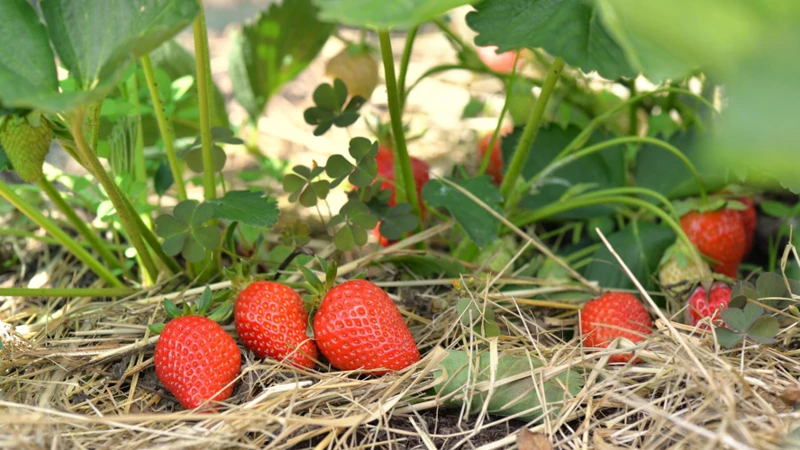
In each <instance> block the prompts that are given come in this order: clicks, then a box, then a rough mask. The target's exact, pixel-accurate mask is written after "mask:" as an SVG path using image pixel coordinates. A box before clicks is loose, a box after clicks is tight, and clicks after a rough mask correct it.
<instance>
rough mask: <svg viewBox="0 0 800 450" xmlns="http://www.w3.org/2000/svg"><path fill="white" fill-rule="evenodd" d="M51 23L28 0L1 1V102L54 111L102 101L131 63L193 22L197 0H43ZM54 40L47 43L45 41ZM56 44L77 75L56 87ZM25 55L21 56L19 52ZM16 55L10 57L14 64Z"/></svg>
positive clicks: (62, 56) (72, 75) (71, 76)
mask: <svg viewBox="0 0 800 450" xmlns="http://www.w3.org/2000/svg"><path fill="white" fill-rule="evenodd" d="M41 9H42V15H43V16H44V19H45V22H46V23H47V27H46V28H45V27H43V26H42V25H41V23H40V22H39V18H38V17H37V16H36V14H35V12H34V10H33V8H32V7H31V6H30V4H29V3H28V2H26V1H23V0H13V1H10V2H2V4H1V5H0V16H2V17H4V19H5V20H4V25H3V28H0V35H2V36H3V39H4V41H3V45H2V46H0V47H2V50H0V86H2V87H0V102H2V103H3V104H5V105H6V106H15V107H26V108H37V109H41V110H43V111H47V112H51V113H57V112H61V111H64V110H67V109H70V108H72V107H75V106H78V105H81V104H85V103H88V102H90V101H96V100H100V99H102V98H103V97H104V96H105V95H107V94H108V93H109V92H110V91H111V90H112V89H113V88H114V87H115V85H116V83H117V82H118V81H120V80H121V79H122V78H123V77H124V76H125V74H126V73H127V69H128V67H129V66H130V64H131V63H133V62H134V61H135V60H136V59H137V58H139V57H141V56H142V55H145V54H147V53H148V52H150V51H152V50H154V49H155V48H157V47H158V46H159V45H161V44H162V43H163V42H165V41H167V40H169V39H171V38H172V37H173V36H175V35H176V34H177V33H178V32H179V31H180V30H182V29H183V28H185V27H186V26H187V25H188V24H190V23H191V22H192V20H193V19H194V17H195V15H196V14H197V12H198V3H197V2H196V1H195V0H164V1H157V0H107V1H102V2H74V1H70V0H49V1H47V2H43V3H42V4H41ZM48 41H49V42H48ZM50 42H52V46H53V48H55V50H56V52H57V55H58V57H59V60H60V62H61V64H62V65H63V66H64V67H65V68H67V70H69V71H70V78H72V79H73V80H75V81H76V86H75V88H73V89H66V90H65V92H63V93H59V92H58V91H57V90H56V86H58V81H57V77H56V72H55V62H54V61H52V58H53V55H52V51H51V50H50ZM20 54H26V55H29V56H26V58H24V59H20V58H18V56H19V55H20ZM12 60H13V62H11V61H12Z"/></svg>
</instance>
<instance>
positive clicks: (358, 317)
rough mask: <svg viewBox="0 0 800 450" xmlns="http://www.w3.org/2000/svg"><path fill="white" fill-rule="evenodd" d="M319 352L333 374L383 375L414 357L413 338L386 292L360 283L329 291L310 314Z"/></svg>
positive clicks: (349, 282) (417, 358)
mask: <svg viewBox="0 0 800 450" xmlns="http://www.w3.org/2000/svg"><path fill="white" fill-rule="evenodd" d="M314 335H315V338H316V340H317V345H319V350H320V352H321V353H322V354H323V355H324V356H325V358H327V359H328V361H330V363H331V365H332V366H333V367H335V368H337V369H339V370H358V369H363V370H367V371H371V373H372V374H374V375H383V374H386V373H389V372H392V371H395V370H401V369H404V368H406V367H408V366H409V365H411V364H414V363H416V362H417V361H419V359H420V354H419V350H418V349H417V345H416V343H415V342H414V336H413V335H412V334H411V331H410V330H409V329H408V327H407V326H406V323H405V321H404V320H403V316H402V315H401V314H400V310H399V309H398V308H397V305H395V303H394V301H393V300H392V299H391V298H389V296H388V295H387V294H386V292H384V291H383V289H381V288H380V287H378V286H376V285H375V284H374V283H371V282H369V281H366V280H350V281H346V282H344V283H342V284H340V285H338V286H336V287H334V288H333V289H331V290H330V291H328V293H327V294H326V295H325V298H324V299H323V300H322V303H321V304H320V307H319V309H318V310H317V313H316V315H315V316H314Z"/></svg>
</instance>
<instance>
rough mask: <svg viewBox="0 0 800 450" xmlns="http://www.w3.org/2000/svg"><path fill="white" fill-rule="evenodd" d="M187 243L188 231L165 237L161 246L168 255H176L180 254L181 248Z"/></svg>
mask: <svg viewBox="0 0 800 450" xmlns="http://www.w3.org/2000/svg"><path fill="white" fill-rule="evenodd" d="M185 243H186V232H181V233H179V234H175V235H172V236H169V237H166V238H164V242H162V243H161V248H162V249H163V250H164V253H166V254H167V255H168V256H175V255H177V254H179V253H180V252H181V250H183V246H184V244H185Z"/></svg>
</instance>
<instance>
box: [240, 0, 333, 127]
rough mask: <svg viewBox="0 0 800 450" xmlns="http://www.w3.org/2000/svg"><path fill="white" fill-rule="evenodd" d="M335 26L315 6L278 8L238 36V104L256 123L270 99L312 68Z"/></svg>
mask: <svg viewBox="0 0 800 450" xmlns="http://www.w3.org/2000/svg"><path fill="white" fill-rule="evenodd" d="M334 28H335V25H334V24H332V23H325V22H320V21H319V20H318V19H317V8H315V7H314V5H312V2H311V0H292V1H287V2H280V3H273V4H272V5H271V6H270V7H269V9H267V10H266V11H264V12H262V13H260V14H259V15H258V16H257V17H256V18H255V19H253V20H251V21H248V22H247V23H245V25H244V27H243V28H242V30H241V31H237V32H235V33H234V35H233V48H232V49H231V52H230V54H229V69H228V73H229V75H230V77H231V83H232V84H233V94H234V97H235V98H236V100H237V101H238V102H239V103H240V104H241V105H242V106H243V107H244V108H245V110H246V111H247V114H248V115H249V116H250V121H251V122H253V123H255V122H256V121H257V120H258V117H259V116H261V113H262V111H263V110H264V107H265V106H266V104H267V102H269V99H270V98H271V97H272V96H273V95H275V93H277V92H278V90H279V89H280V88H281V87H282V86H283V85H284V84H286V83H287V82H289V81H291V80H293V79H294V78H295V77H296V76H297V74H299V73H300V72H301V71H302V70H303V69H305V68H306V67H308V64H309V63H310V62H311V61H312V60H313V59H314V57H315V56H316V55H317V53H319V51H320V50H321V49H322V47H323V46H324V45H325V42H327V40H328V37H329V36H330V34H331V33H332V32H333V30H334Z"/></svg>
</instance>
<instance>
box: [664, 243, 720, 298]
mask: <svg viewBox="0 0 800 450" xmlns="http://www.w3.org/2000/svg"><path fill="white" fill-rule="evenodd" d="M702 263H703V265H702V266H699V265H698V264H697V263H696V262H695V261H694V259H692V257H691V255H689V253H688V252H687V251H686V250H685V247H684V245H683V244H681V243H680V242H676V243H675V244H673V245H672V246H671V247H670V248H668V249H667V251H666V252H664V256H663V258H662V259H661V264H660V266H659V270H658V281H659V283H660V284H661V286H662V287H664V288H670V287H675V286H678V285H686V286H684V287H686V288H688V287H689V285H691V284H694V283H695V282H698V281H700V279H701V278H702V276H703V275H704V274H707V273H710V272H711V268H710V267H709V265H708V263H707V262H705V261H702Z"/></svg>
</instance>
